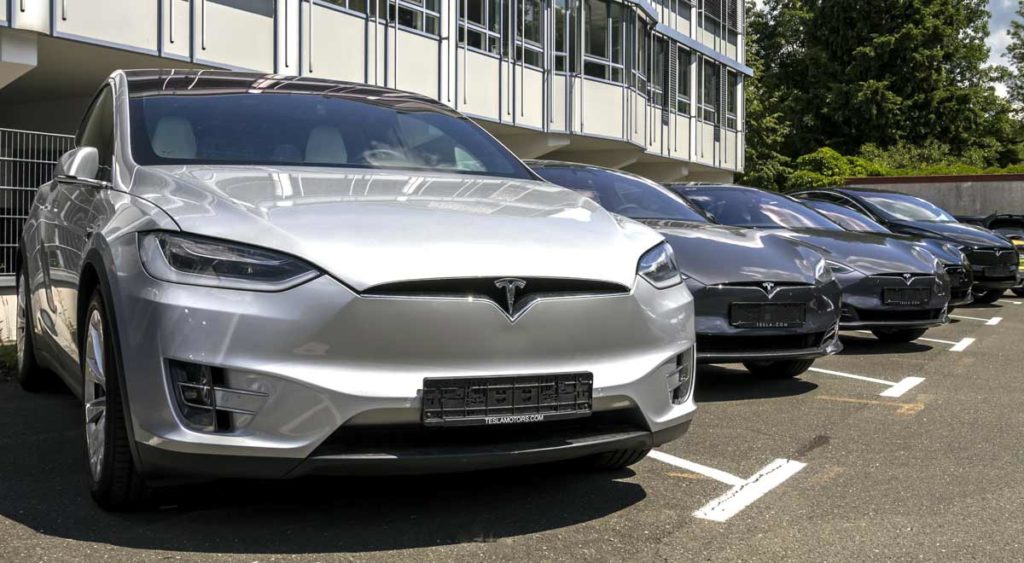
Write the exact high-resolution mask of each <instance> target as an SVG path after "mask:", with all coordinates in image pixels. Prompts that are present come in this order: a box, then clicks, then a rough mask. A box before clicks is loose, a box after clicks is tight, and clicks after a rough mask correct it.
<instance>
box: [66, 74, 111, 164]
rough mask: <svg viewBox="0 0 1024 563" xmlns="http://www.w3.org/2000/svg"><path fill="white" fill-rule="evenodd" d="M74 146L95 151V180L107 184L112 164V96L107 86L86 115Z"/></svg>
mask: <svg viewBox="0 0 1024 563" xmlns="http://www.w3.org/2000/svg"><path fill="white" fill-rule="evenodd" d="M75 145H76V146H79V147H93V148H95V149H96V152H98V153H99V161H100V163H99V171H98V173H97V175H96V179H97V180H103V181H106V182H109V181H110V179H111V177H112V175H111V170H112V168H113V164H114V96H113V94H111V92H110V87H109V86H104V88H103V90H101V91H100V93H99V94H98V95H97V96H96V99H95V100H94V101H93V103H92V107H90V108H89V111H88V113H86V115H85V118H84V119H83V120H82V126H81V130H80V131H79V132H78V138H77V139H75Z"/></svg>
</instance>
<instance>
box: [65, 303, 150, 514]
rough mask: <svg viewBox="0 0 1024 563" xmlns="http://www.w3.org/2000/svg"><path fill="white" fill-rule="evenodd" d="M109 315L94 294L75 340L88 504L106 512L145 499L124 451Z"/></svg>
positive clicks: (139, 479)
mask: <svg viewBox="0 0 1024 563" xmlns="http://www.w3.org/2000/svg"><path fill="white" fill-rule="evenodd" d="M110 326H111V325H110V316H109V311H108V310H107V309H106V307H105V304H104V302H103V298H102V296H101V295H100V292H99V290H98V289H97V290H96V291H95V292H94V293H93V296H92V299H91V300H90V301H89V308H88V310H87V312H86V314H85V322H84V327H83V328H84V335H83V337H82V339H81V343H82V346H81V366H82V398H83V401H84V403H85V416H84V419H85V443H86V449H87V451H88V454H89V476H90V490H91V493H92V498H93V499H94V500H95V501H96V503H97V504H99V505H100V506H101V507H103V508H105V509H107V510H126V509H131V508H135V507H136V506H138V505H139V504H141V503H142V501H143V500H144V499H145V498H146V496H147V489H146V486H145V484H144V483H143V481H142V476H141V475H139V472H138V471H137V470H136V469H135V463H134V461H133V460H132V454H131V450H130V449H129V448H130V446H129V437H128V421H127V417H126V416H125V410H124V405H123V403H122V399H121V379H120V373H119V371H120V370H119V366H118V363H117V358H116V357H115V351H114V350H115V348H114V342H113V339H114V338H116V336H115V334H114V333H113V331H112V330H111V329H110Z"/></svg>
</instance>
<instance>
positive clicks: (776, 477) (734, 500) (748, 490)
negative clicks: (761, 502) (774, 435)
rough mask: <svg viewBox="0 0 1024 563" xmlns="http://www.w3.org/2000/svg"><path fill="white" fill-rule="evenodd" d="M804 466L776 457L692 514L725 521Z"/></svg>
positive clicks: (716, 520) (805, 465)
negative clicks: (748, 477) (751, 475)
mask: <svg viewBox="0 0 1024 563" xmlns="http://www.w3.org/2000/svg"><path fill="white" fill-rule="evenodd" d="M804 467H807V464H806V463H801V462H799V461H795V460H792V459H777V460H775V461H773V462H771V463H769V464H768V465H766V466H765V467H764V469H762V470H760V471H758V472H757V473H755V474H754V476H753V477H751V478H750V479H747V480H746V481H744V482H743V483H741V484H739V485H736V486H735V487H733V488H732V489H729V491H728V492H727V493H725V494H724V495H722V496H720V497H718V498H716V499H715V500H713V501H711V502H709V503H707V504H706V505H704V507H703V508H701V509H700V510H698V511H696V512H694V513H693V515H694V516H696V517H697V518H703V519H705V520H713V521H715V522H725V521H726V520H728V519H730V518H732V517H733V516H735V515H736V514H738V513H739V512H740V511H741V510H743V509H744V508H746V507H748V506H750V505H751V504H753V502H754V501H756V500H757V499H759V498H761V497H763V496H764V495H765V494H767V493H768V491H771V490H772V489H774V488H775V487H778V486H779V485H781V484H782V483H784V482H785V481H786V480H787V479H789V478H790V477H792V476H793V475H796V474H797V473H798V472H799V471H800V470H801V469H803V468H804Z"/></svg>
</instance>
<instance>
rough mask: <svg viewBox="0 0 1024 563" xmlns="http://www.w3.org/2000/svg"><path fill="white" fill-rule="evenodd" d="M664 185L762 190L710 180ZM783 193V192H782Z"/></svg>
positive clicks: (689, 187)
mask: <svg viewBox="0 0 1024 563" xmlns="http://www.w3.org/2000/svg"><path fill="white" fill-rule="evenodd" d="M665 187H667V188H671V189H673V190H698V189H700V188H733V189H737V190H749V191H753V192H763V191H764V190H762V189H761V188H754V187H751V186H740V185H738V184H715V183H710V182H706V183H705V182H691V183H671V182H670V183H668V184H665ZM782 195H785V194H782Z"/></svg>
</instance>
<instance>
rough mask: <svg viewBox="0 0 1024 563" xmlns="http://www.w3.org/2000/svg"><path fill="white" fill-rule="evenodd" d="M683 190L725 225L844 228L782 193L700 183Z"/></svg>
mask: <svg viewBox="0 0 1024 563" xmlns="http://www.w3.org/2000/svg"><path fill="white" fill-rule="evenodd" d="M682 194H683V195H684V196H686V199H688V200H690V201H691V202H692V203H695V204H696V205H697V207H699V208H701V209H702V210H703V211H704V213H705V214H706V215H708V216H709V217H711V219H712V220H713V221H714V222H716V223H720V224H722V225H733V226H736V227H751V228H783V229H821V230H826V231H841V230H843V228H842V227H840V226H839V225H836V224H835V223H833V222H831V221H829V220H828V219H826V218H825V217H824V216H822V215H821V214H819V213H817V212H816V211H813V210H811V209H809V208H807V207H805V206H803V205H801V204H800V203H798V202H797V201H795V200H793V199H790V198H789V197H786V196H784V195H781V194H776V193H771V192H764V191H761V190H755V189H751V188H739V187H699V188H693V189H686V190H684V191H683V192H682Z"/></svg>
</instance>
